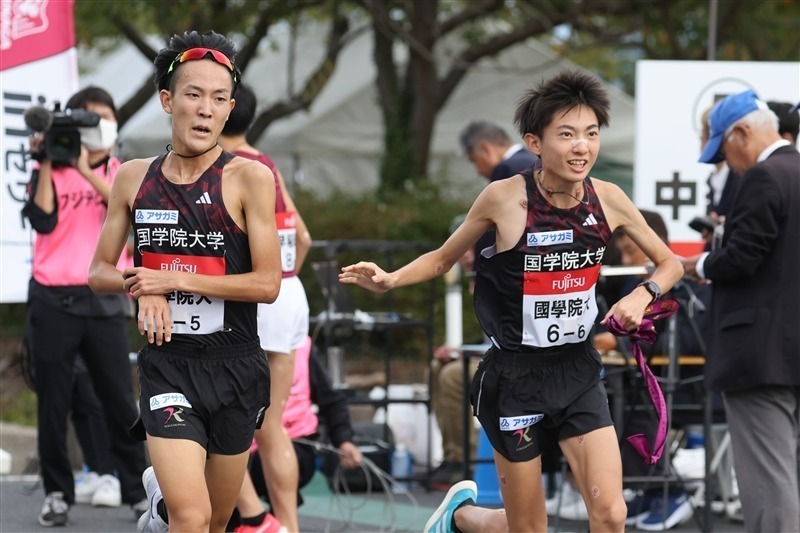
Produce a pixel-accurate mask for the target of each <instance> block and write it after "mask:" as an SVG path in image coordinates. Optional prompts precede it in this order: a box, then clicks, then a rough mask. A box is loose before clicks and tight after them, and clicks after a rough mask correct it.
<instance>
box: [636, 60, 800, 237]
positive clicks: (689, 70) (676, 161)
mask: <svg viewBox="0 0 800 533" xmlns="http://www.w3.org/2000/svg"><path fill="white" fill-rule="evenodd" d="M747 89H753V90H754V91H755V92H756V93H757V94H758V95H759V96H760V97H761V98H762V99H763V100H765V101H769V100H775V101H780V102H788V103H792V104H795V103H797V102H798V101H800V62H798V63H794V62H786V63H777V62H744V61H736V62H734V61H639V62H638V63H637V64H636V146H635V152H636V153H635V161H634V182H633V194H634V197H633V199H634V203H635V204H636V206H637V207H639V208H641V209H649V210H652V211H657V212H658V213H659V214H661V216H662V217H663V218H664V220H665V221H666V223H667V227H668V229H669V236H670V241H672V244H673V248H674V249H675V250H676V251H677V252H678V253H692V252H695V251H699V250H700V245H699V238H700V235H699V233H697V232H696V231H694V230H692V229H691V228H690V227H689V221H690V220H692V218H694V217H695V216H701V215H704V214H705V212H706V194H707V193H708V185H707V183H706V180H707V178H708V176H709V174H710V173H711V171H712V170H713V166H712V165H706V164H703V163H698V162H697V158H698V156H699V155H700V119H701V116H702V114H703V112H704V111H705V110H706V109H708V108H709V107H711V106H712V105H713V104H714V102H715V101H717V100H718V99H720V98H721V97H724V96H727V95H729V94H735V93H739V92H742V91H744V90H747Z"/></svg>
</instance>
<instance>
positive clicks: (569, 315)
mask: <svg viewBox="0 0 800 533" xmlns="http://www.w3.org/2000/svg"><path fill="white" fill-rule="evenodd" d="M599 275H600V265H599V264H598V265H595V266H592V267H589V268H580V269H575V270H565V271H560V272H525V273H524V274H523V285H524V290H523V297H522V314H523V316H522V344H524V345H527V346H536V347H548V346H561V345H563V344H572V343H578V342H583V341H585V340H586V337H587V335H589V332H590V331H591V329H592V326H593V325H594V319H595V317H597V303H596V302H595V286H596V284H597V278H598V276H599Z"/></svg>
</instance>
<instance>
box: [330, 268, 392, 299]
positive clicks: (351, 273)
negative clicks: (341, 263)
mask: <svg viewBox="0 0 800 533" xmlns="http://www.w3.org/2000/svg"><path fill="white" fill-rule="evenodd" d="M339 281H340V282H341V283H347V284H350V285H358V286H359V287H363V288H365V289H367V290H370V291H372V292H386V291H388V290H389V289H391V288H392V287H394V284H395V280H394V278H393V277H392V276H391V275H390V274H387V273H386V272H385V271H384V270H383V269H381V268H380V267H379V266H378V265H376V264H375V263H367V262H364V261H362V262H360V263H356V264H355V265H348V266H346V267H342V272H341V273H340V274H339Z"/></svg>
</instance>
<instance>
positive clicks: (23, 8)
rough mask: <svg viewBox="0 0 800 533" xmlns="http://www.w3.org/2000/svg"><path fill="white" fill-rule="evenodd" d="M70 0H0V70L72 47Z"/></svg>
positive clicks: (72, 27) (73, 35)
mask: <svg viewBox="0 0 800 533" xmlns="http://www.w3.org/2000/svg"><path fill="white" fill-rule="evenodd" d="M72 8H73V0H3V1H2V2H0V70H6V69H10V68H13V67H16V66H19V65H24V64H26V63H31V62H33V61H37V60H39V59H44V58H47V57H51V56H54V55H56V54H60V53H61V52H64V51H65V50H69V49H70V48H72V47H74V46H75V24H74V21H73V14H72Z"/></svg>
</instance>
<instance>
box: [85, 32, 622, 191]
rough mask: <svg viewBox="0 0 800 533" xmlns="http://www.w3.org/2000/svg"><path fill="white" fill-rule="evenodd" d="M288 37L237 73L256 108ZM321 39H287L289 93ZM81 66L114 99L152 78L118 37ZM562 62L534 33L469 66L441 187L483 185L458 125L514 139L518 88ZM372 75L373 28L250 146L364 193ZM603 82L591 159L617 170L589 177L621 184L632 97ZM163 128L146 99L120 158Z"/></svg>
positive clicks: (374, 180) (437, 166)
mask: <svg viewBox="0 0 800 533" xmlns="http://www.w3.org/2000/svg"><path fill="white" fill-rule="evenodd" d="M289 38H290V36H289V31H288V29H286V28H285V27H281V26H277V27H275V28H274V31H273V32H272V34H271V35H270V40H271V42H272V43H275V44H276V46H271V44H272V43H269V42H264V43H262V48H261V50H260V53H259V54H258V56H257V57H255V58H254V59H253V60H252V61H251V63H250V65H249V66H248V68H247V71H246V72H245V76H244V79H245V80H246V82H247V83H248V84H250V85H251V86H252V87H253V88H254V90H255V91H256V93H257V96H258V98H259V102H260V103H261V105H260V109H261V108H263V107H267V106H269V105H271V104H272V103H273V102H276V101H278V100H281V99H283V98H284V95H285V94H287V92H288V89H289V76H290V74H289V68H290V67H289V64H290V61H289V59H288V58H289V48H290V47H289ZM326 38H327V32H326V30H325V29H324V28H322V27H319V26H317V27H307V26H306V27H302V28H300V31H299V32H298V35H297V41H296V45H295V49H296V60H295V67H294V74H293V76H292V78H293V87H294V90H298V89H299V88H301V87H302V85H303V83H304V81H305V80H306V78H307V77H308V75H309V74H310V73H311V71H312V70H313V69H314V68H315V67H316V65H317V64H318V63H319V61H320V58H321V57H323V54H324V53H325V40H326ZM152 44H153V46H154V47H156V48H159V47H160V46H162V44H160V43H158V42H157V41H153V42H152ZM440 48H441V49H445V48H446V47H445V46H442V47H440ZM398 55H399V54H398ZM81 65H82V67H83V68H82V76H81V84H82V85H87V84H90V83H91V84H96V85H100V86H102V87H104V88H106V89H108V90H109V91H110V92H111V93H112V94H113V95H114V98H115V100H116V101H117V102H123V101H125V100H126V99H127V98H128V97H129V96H131V95H132V94H133V92H134V91H135V90H136V89H138V87H139V86H140V84H141V83H142V82H143V81H144V80H145V79H147V78H148V77H152V65H151V64H150V62H149V61H147V60H146V59H145V58H144V57H143V56H142V55H141V54H140V53H139V52H138V51H137V50H136V49H135V48H133V46H132V45H129V44H127V43H126V44H125V45H122V46H120V47H119V48H117V49H116V50H114V51H112V52H110V53H107V54H104V55H99V54H96V53H88V54H86V55H83V54H82V57H81ZM87 67H88V68H87ZM567 67H569V68H580V67H577V66H576V65H574V64H572V63H570V62H569V61H567V60H564V59H561V58H558V57H557V56H556V55H555V54H554V53H553V52H552V51H551V50H550V49H549V48H548V47H547V46H546V45H544V44H542V43H541V42H539V41H537V40H535V39H529V40H527V41H526V42H524V43H521V44H518V45H516V46H514V47H511V48H509V49H507V50H505V51H503V52H502V53H501V54H499V55H497V56H496V57H493V58H486V59H484V60H482V61H480V62H479V63H478V64H477V65H475V67H473V68H472V69H471V70H470V72H469V73H468V74H467V75H466V76H465V78H464V79H463V80H462V82H461V84H460V85H459V86H458V88H457V89H456V91H455V92H454V93H453V95H452V96H451V97H450V99H449V100H448V102H447V104H446V106H445V108H444V109H443V110H442V111H441V112H440V113H439V115H438V118H437V121H436V125H435V130H434V133H433V141H432V146H431V160H430V164H429V176H430V177H431V179H432V180H436V181H437V182H439V183H444V184H447V186H446V190H448V191H450V192H451V194H453V195H455V196H459V197H462V198H465V199H466V198H472V197H474V196H475V194H476V193H477V192H478V190H479V189H480V188H481V187H483V185H484V183H485V182H484V181H483V180H481V179H476V175H475V171H474V169H473V168H472V166H471V164H470V163H469V162H468V161H467V160H466V158H465V157H464V156H463V155H462V154H461V153H460V149H459V145H458V135H459V133H460V131H461V129H462V128H463V127H464V126H466V124H467V123H469V122H470V121H473V120H482V119H485V120H491V121H493V122H496V123H498V124H499V125H501V126H502V127H504V128H506V130H507V132H508V133H509V135H510V136H511V137H512V138H517V137H518V135H517V134H516V132H515V130H514V127H513V124H512V117H513V113H514V109H515V106H516V102H517V100H518V98H519V97H520V95H522V93H523V92H524V91H525V90H527V89H529V88H530V87H531V86H533V85H534V84H535V83H537V82H538V81H540V80H541V79H542V78H546V77H549V76H551V75H553V74H554V73H556V72H557V71H559V70H561V69H563V68H567ZM89 68H91V70H89ZM84 71H85V72H84ZM375 76H376V70H375V66H374V63H373V58H372V35H371V34H370V33H369V32H362V33H361V34H360V35H358V36H357V37H356V38H355V39H354V40H353V41H352V42H351V43H349V44H348V45H347V46H346V47H345V48H344V49H343V50H342V52H341V54H340V56H339V59H338V61H337V65H336V69H335V71H334V74H333V77H332V79H331V80H330V82H329V83H328V84H327V85H326V86H325V88H324V89H323V90H322V92H321V93H320V95H319V96H318V97H317V99H316V100H315V101H314V102H313V104H312V105H311V107H310V108H309V110H308V111H307V112H304V111H300V112H297V113H295V114H293V115H290V116H288V117H286V118H285V119H282V120H279V121H277V122H275V123H273V124H272V125H271V126H270V127H269V129H268V130H267V132H266V134H265V135H264V136H262V138H261V139H260V140H259V142H258V143H257V146H258V148H260V149H262V150H264V151H265V152H266V153H268V154H269V155H270V156H271V157H272V158H273V159H275V161H276V162H277V164H278V166H279V168H280V169H281V170H282V172H283V173H284V175H285V176H286V178H287V179H290V180H291V179H294V181H295V182H296V183H297V185H300V186H302V187H304V188H310V189H313V190H314V191H316V192H318V193H320V194H323V195H324V194H327V193H329V192H330V191H332V190H341V191H344V192H347V193H363V192H369V191H371V190H373V189H374V188H375V187H376V186H377V185H378V174H379V168H380V159H381V154H382V152H383V121H382V119H381V111H380V108H379V106H378V96H377V93H376V90H375V84H374V81H375ZM607 88H608V91H609V95H610V99H611V119H612V120H611V125H610V127H609V128H608V129H607V130H605V131H604V132H603V134H602V149H601V161H600V162H599V164H600V165H602V164H603V162H605V163H606V164H608V163H610V164H611V166H612V167H616V168H617V169H618V170H619V169H622V170H621V172H617V173H616V175H609V174H608V173H604V174H597V172H595V173H594V175H598V176H599V177H603V178H606V179H611V180H614V181H617V182H618V183H624V184H629V183H630V180H631V175H632V171H631V167H632V163H633V157H634V154H633V149H634V147H633V144H634V143H633V139H634V127H635V123H634V102H633V99H632V98H631V97H630V96H628V95H627V94H625V93H624V92H622V91H621V90H619V89H617V88H616V87H614V86H611V85H608V87H607ZM169 135H170V125H169V116H168V115H166V114H165V113H164V112H163V111H162V110H161V107H160V105H159V103H158V101H157V99H156V98H155V97H153V98H152V99H151V100H150V101H149V102H148V103H147V105H145V106H144V107H143V108H142V109H141V110H140V111H139V112H138V113H137V114H136V115H135V116H134V117H132V118H131V120H130V121H128V123H127V124H126V125H125V127H124V128H123V129H122V131H121V132H120V140H121V155H122V156H123V157H124V158H132V157H146V156H152V155H155V154H157V153H160V152H163V151H164V147H165V145H166V144H167V143H169V142H170V138H169ZM606 168H608V167H606ZM597 170H598V171H600V167H598V169H597Z"/></svg>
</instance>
